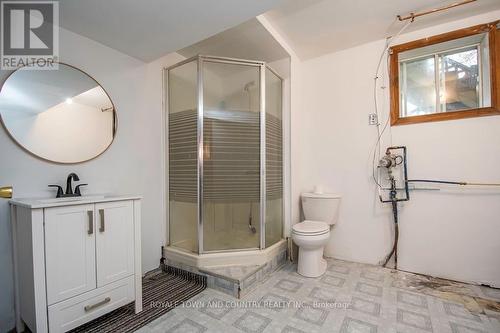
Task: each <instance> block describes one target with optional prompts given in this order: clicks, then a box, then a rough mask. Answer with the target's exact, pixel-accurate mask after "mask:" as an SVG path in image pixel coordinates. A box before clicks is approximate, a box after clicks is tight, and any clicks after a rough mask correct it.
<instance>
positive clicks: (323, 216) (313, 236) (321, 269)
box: [292, 193, 340, 277]
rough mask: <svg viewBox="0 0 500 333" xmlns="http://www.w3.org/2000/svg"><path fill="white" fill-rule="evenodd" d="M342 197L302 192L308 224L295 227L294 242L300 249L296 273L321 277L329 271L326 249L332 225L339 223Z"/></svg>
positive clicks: (304, 223) (305, 222)
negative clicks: (324, 250)
mask: <svg viewBox="0 0 500 333" xmlns="http://www.w3.org/2000/svg"><path fill="white" fill-rule="evenodd" d="M339 205H340V196H338V195H335V194H328V193H302V208H303V209H304V216H305V218H306V219H305V221H303V222H301V223H297V224H295V225H294V226H293V227H292V239H293V241H294V242H295V244H297V246H298V247H299V262H298V267H297V272H298V273H299V274H300V275H303V276H307V277H318V276H321V275H323V273H325V271H326V260H325V259H323V249H324V247H325V245H326V243H328V239H329V238H330V226H332V225H334V224H335V223H336V222H337V218H338V210H339Z"/></svg>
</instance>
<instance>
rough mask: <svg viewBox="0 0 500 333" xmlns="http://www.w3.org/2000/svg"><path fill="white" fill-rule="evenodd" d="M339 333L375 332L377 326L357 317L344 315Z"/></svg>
mask: <svg viewBox="0 0 500 333" xmlns="http://www.w3.org/2000/svg"><path fill="white" fill-rule="evenodd" d="M340 333H377V326H376V325H373V324H370V323H367V322H364V321H362V320H359V319H354V318H350V317H346V318H345V319H344V321H343V322H342V327H341V328H340Z"/></svg>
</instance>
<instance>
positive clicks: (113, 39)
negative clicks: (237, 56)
mask: <svg viewBox="0 0 500 333" xmlns="http://www.w3.org/2000/svg"><path fill="white" fill-rule="evenodd" d="M283 1H284V0H258V1H255V0H216V1H208V0H85V1H84V0H64V1H60V2H59V5H60V11H61V14H60V24H61V26H62V27H64V28H66V29H68V30H71V31H73V32H75V33H78V34H80V35H83V36H85V37H88V38H90V39H93V40H96V41H98V42H100V43H102V44H104V45H107V46H109V47H112V48H114V49H116V50H118V51H121V52H123V53H125V54H128V55H130V56H133V57H135V58H138V59H141V60H143V61H152V60H154V59H157V58H159V57H161V56H163V55H165V54H167V53H170V52H174V51H177V50H179V49H182V48H184V47H186V46H189V45H191V44H194V43H196V42H198V41H200V40H203V39H205V38H208V37H210V36H212V35H215V34H217V33H219V32H221V31H224V30H226V29H228V28H231V27H233V26H236V25H238V24H240V23H242V22H244V21H246V20H249V19H251V18H253V17H255V16H257V15H259V14H261V13H263V12H265V11H268V10H269V9H272V8H274V7H276V6H277V5H279V4H281V3H283Z"/></svg>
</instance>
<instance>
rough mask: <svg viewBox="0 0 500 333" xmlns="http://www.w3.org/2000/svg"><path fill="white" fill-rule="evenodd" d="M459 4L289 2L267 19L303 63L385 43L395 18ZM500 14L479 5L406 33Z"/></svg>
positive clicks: (495, 2)
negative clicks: (340, 52)
mask: <svg viewBox="0 0 500 333" xmlns="http://www.w3.org/2000/svg"><path fill="white" fill-rule="evenodd" d="M452 2H457V0H451V1H440V0H289V1H287V2H285V3H284V4H283V5H282V6H280V7H277V8H275V9H273V10H271V11H270V12H267V13H266V14H264V15H265V17H266V18H268V19H269V20H270V21H271V23H272V24H273V25H274V26H275V28H276V29H277V30H278V31H279V32H280V33H281V34H283V35H284V36H285V37H286V38H287V39H288V41H289V42H290V44H291V47H292V48H293V49H294V50H295V52H296V53H297V54H298V56H299V57H300V58H301V59H310V58H313V57H317V56H320V55H322V54H326V53H331V52H334V51H338V50H342V49H346V48H349V47H353V46H356V45H360V44H363V43H366V42H369V41H374V40H378V39H382V38H385V37H387V36H389V35H391V34H393V33H395V32H397V30H399V27H401V26H402V23H400V22H396V15H398V14H402V15H407V14H408V13H411V12H416V11H420V10H426V9H432V8H435V7H440V6H443V5H446V4H450V3H452ZM496 9H500V0H478V1H476V2H474V3H471V4H467V5H463V6H460V7H455V8H452V9H449V10H446V11H443V12H440V13H434V14H431V15H427V16H423V17H419V18H417V19H416V21H415V22H414V23H413V24H412V25H411V26H409V27H408V29H407V30H406V31H407V32H408V31H412V30H417V29H421V28H424V27H427V26H432V25H436V24H440V23H445V22H448V21H452V20H457V19H460V18H464V17H467V16H472V15H476V14H480V13H484V12H489V11H493V10H496Z"/></svg>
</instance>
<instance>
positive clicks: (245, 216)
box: [202, 60, 261, 251]
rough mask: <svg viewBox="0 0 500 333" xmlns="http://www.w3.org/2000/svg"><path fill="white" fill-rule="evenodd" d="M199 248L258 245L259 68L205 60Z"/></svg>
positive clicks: (231, 248) (227, 248) (233, 247)
mask: <svg viewBox="0 0 500 333" xmlns="http://www.w3.org/2000/svg"><path fill="white" fill-rule="evenodd" d="M202 68H203V72H202V76H203V178H202V198H203V202H202V214H203V247H202V249H203V251H221V250H238V249H249V248H259V245H260V233H261V230H260V205H261V204H260V75H259V74H260V68H261V67H260V66H258V65H255V64H253V65H251V64H248V65H246V64H234V63H231V62H226V61H221V62H218V61H211V60H210V61H209V60H204V62H203V67H202Z"/></svg>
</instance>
